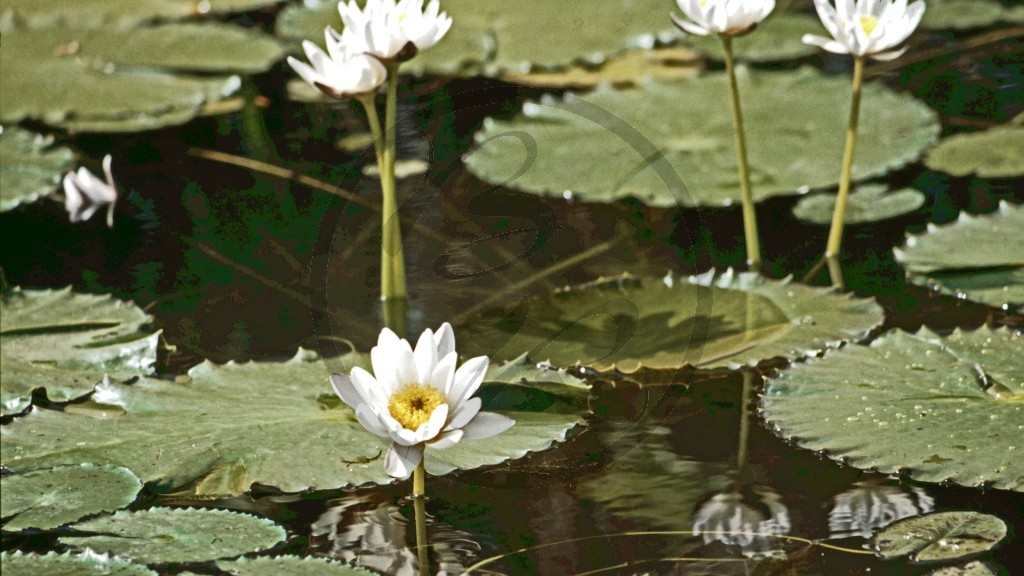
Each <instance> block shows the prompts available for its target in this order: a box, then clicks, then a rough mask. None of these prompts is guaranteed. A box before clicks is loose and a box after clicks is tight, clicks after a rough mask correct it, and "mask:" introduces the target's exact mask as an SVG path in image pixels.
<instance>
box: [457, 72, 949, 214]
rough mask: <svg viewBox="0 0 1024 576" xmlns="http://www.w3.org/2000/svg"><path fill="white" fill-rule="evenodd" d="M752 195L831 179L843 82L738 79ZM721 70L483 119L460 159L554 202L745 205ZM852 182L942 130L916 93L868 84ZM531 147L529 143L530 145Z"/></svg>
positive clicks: (800, 76) (903, 157)
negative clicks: (567, 198) (473, 146)
mask: <svg viewBox="0 0 1024 576" xmlns="http://www.w3.org/2000/svg"><path fill="white" fill-rule="evenodd" d="M739 84H740V93H741V97H742V99H743V107H744V109H743V114H744V119H745V125H746V130H747V140H748V141H749V142H751V146H750V147H749V150H748V152H749V160H750V166H751V179H752V185H753V192H754V196H755V198H756V199H758V200H760V199H764V198H767V197H770V196H777V195H780V194H794V193H797V192H798V191H802V190H807V189H809V188H824V187H829V186H834V185H835V184H836V179H837V177H838V175H839V170H838V169H837V166H838V162H839V159H840V158H842V153H843V150H842V147H843V142H842V138H837V137H836V135H837V134H842V133H843V131H844V130H845V129H846V124H847V117H846V116H847V113H848V109H849V105H850V102H849V101H850V86H849V79H848V78H845V77H835V76H825V75H823V74H821V73H820V72H817V71H814V70H812V69H810V68H802V69H800V70H796V71H791V72H742V71H741V73H740V74H739ZM728 101H729V96H728V87H727V82H726V78H725V75H724V74H723V73H712V74H707V75H704V76H701V77H699V78H693V79H687V80H680V81H675V82H648V83H646V84H644V85H642V86H639V87H637V88H632V89H626V90H614V89H611V88H601V89H598V90H595V91H594V92H590V93H587V94H585V95H582V96H576V95H571V94H570V95H568V96H566V97H565V99H563V100H554V99H545V100H543V101H542V102H541V103H540V104H534V103H529V104H526V105H525V106H524V108H523V113H522V114H520V115H519V116H517V117H515V118H513V119H512V120H510V121H497V120H493V119H489V120H487V121H486V122H485V123H484V128H483V129H482V130H481V131H479V132H478V133H477V134H476V140H477V141H478V142H485V141H486V143H484V144H482V145H481V147H480V148H479V149H478V150H475V151H473V152H472V153H471V154H469V155H467V157H466V164H467V165H468V166H469V169H470V170H471V171H472V172H473V173H475V174H477V175H478V176H480V177H481V178H483V179H484V180H487V181H488V182H491V183H504V182H505V181H506V180H507V179H508V178H510V177H512V175H514V174H516V173H517V172H519V171H520V170H523V171H524V173H523V174H522V175H521V176H519V177H518V178H517V179H515V180H514V181H512V182H509V183H508V184H507V185H508V186H511V187H513V188H515V189H518V190H523V191H528V192H533V193H537V194H542V195H551V196H556V197H559V198H561V197H562V196H563V194H564V193H565V191H567V190H568V191H571V192H572V193H573V194H574V196H575V197H576V199H577V200H581V201H585V202H614V201H616V200H619V199H623V198H631V197H632V198H637V199H639V200H641V201H642V202H644V203H645V204H648V205H651V206H675V205H677V204H679V205H686V206H689V205H727V204H732V203H738V202H739V201H740V192H739V190H740V186H739V180H738V176H737V170H736V152H735V148H734V143H733V128H732V115H731V112H730V109H729V105H728ZM862 106H863V109H864V110H865V112H864V114H863V115H862V116H861V123H860V130H859V134H860V136H859V139H858V155H857V163H856V165H855V166H854V169H853V171H854V177H855V178H857V179H862V178H867V177H871V176H877V175H879V174H884V173H885V172H886V171H887V170H889V169H891V168H895V167H899V166H902V165H904V164H906V163H907V162H910V161H912V160H914V159H916V158H917V156H918V154H920V152H921V151H922V150H923V149H924V148H926V147H927V146H928V145H929V144H931V143H932V141H934V139H935V137H936V136H937V135H938V129H939V127H938V124H937V122H936V120H935V115H934V114H933V113H932V112H931V111H930V110H929V109H928V108H927V107H926V106H924V105H923V104H921V103H920V102H918V101H916V100H914V99H913V98H911V97H909V96H906V95H902V94H897V93H895V92H892V91H890V90H888V89H886V88H884V87H883V86H881V85H878V84H869V85H867V86H865V88H864V93H863V102H862ZM534 143H535V144H536V146H535V147H534Z"/></svg>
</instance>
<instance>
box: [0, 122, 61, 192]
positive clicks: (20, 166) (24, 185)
mask: <svg viewBox="0 0 1024 576" xmlns="http://www.w3.org/2000/svg"><path fill="white" fill-rule="evenodd" d="M74 160H75V155H74V154H72V152H71V150H69V149H67V148H65V147H64V146H57V145H54V143H53V138H52V137H46V136H43V135H42V134H36V133H34V132H29V131H28V130H24V129H22V128H18V127H17V126H3V127H0V179H2V180H3V183H4V185H3V187H0V212H6V211H8V210H11V209H12V208H14V207H16V206H18V205H20V204H28V203H30V202H35V201H36V200H38V199H39V198H41V197H43V196H46V195H47V194H50V193H52V192H54V191H55V190H56V189H57V187H58V185H59V183H60V177H61V176H62V175H63V174H64V173H65V172H67V171H68V170H70V169H71V167H72V165H73V163H74Z"/></svg>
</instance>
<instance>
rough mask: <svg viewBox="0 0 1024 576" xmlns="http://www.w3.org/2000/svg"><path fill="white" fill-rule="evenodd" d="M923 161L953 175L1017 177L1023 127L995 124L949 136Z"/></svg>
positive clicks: (1022, 164)
mask: <svg viewBox="0 0 1024 576" xmlns="http://www.w3.org/2000/svg"><path fill="white" fill-rule="evenodd" d="M924 163H925V166H928V167H929V168H931V169H932V170H940V171H942V172H946V173H947V174H952V175H953V176H966V175H968V174H972V173H973V174H977V175H978V176H980V177H981V178H1009V177H1011V176H1020V175H1021V174H1024V126H997V127H995V128H989V129H988V130H984V131H982V132H972V133H969V134H956V135H953V136H950V137H949V138H946V139H944V140H942V141H940V142H939V143H938V144H937V145H936V146H935V148H932V149H931V151H929V152H928V155H927V156H925V159H924Z"/></svg>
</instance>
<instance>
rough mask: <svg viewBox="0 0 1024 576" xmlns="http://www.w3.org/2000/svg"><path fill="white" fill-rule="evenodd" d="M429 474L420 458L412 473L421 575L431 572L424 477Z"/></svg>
mask: <svg viewBox="0 0 1024 576" xmlns="http://www.w3.org/2000/svg"><path fill="white" fill-rule="evenodd" d="M426 475H427V473H426V470H425V469H424V467H423V460H420V463H419V465H418V466H416V470H415V471H414V472H413V473H412V505H413V509H414V510H415V513H416V555H417V557H418V558H419V565H420V570H419V572H420V575H421V576H427V575H428V574H430V560H429V559H428V558H427V508H426V503H427V499H426V498H425V496H426V488H425V486H424V477H425V476H426Z"/></svg>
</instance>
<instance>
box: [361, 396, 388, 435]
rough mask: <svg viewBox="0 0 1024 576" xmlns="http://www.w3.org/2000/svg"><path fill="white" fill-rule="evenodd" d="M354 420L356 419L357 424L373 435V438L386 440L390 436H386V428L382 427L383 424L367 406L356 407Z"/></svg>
mask: <svg viewBox="0 0 1024 576" xmlns="http://www.w3.org/2000/svg"><path fill="white" fill-rule="evenodd" d="M356 418H358V419H359V423H360V424H362V425H363V427H364V428H366V429H367V430H369V431H370V433H371V434H373V435H374V436H377V437H380V438H387V437H389V436H390V434H388V432H389V429H388V427H387V426H386V425H384V422H383V421H381V419H380V416H377V414H376V413H375V412H374V411H373V409H371V408H370V407H369V406H368V405H366V404H360V405H359V406H358V407H356Z"/></svg>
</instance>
